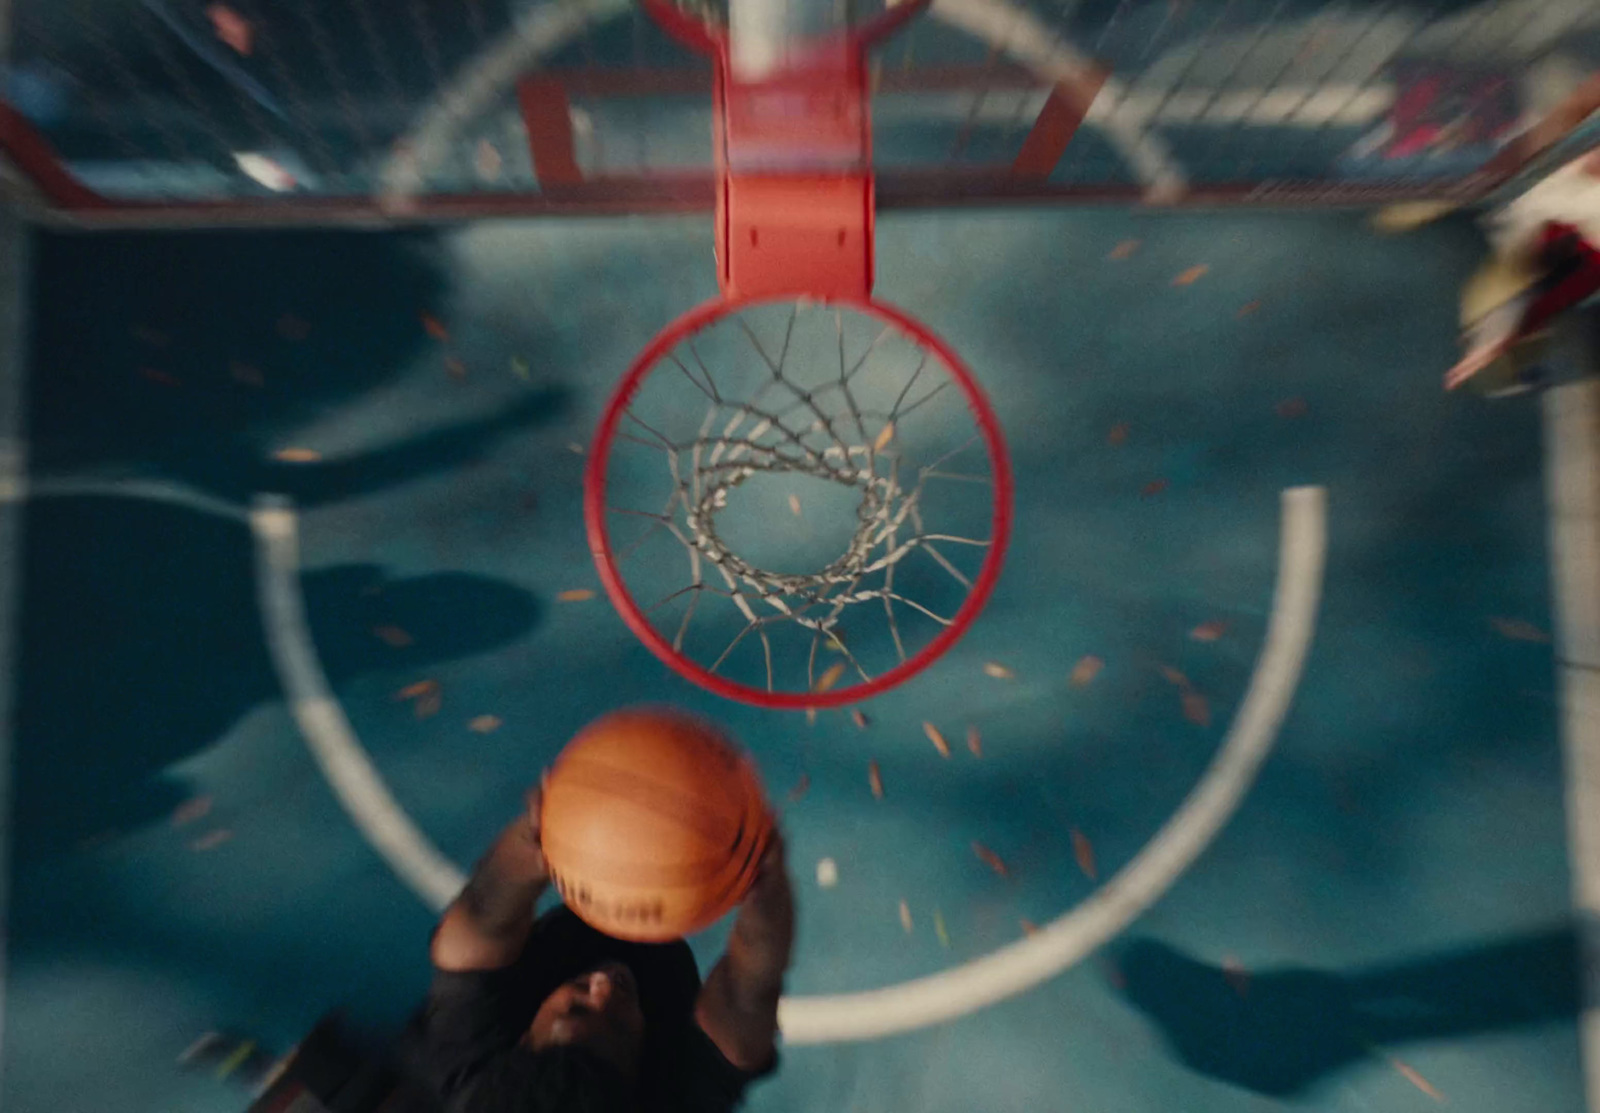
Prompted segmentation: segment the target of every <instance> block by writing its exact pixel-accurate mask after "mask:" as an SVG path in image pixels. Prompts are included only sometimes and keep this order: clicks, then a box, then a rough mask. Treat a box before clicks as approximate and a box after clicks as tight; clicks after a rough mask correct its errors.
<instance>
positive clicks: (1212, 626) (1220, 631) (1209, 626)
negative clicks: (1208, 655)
mask: <svg viewBox="0 0 1600 1113" xmlns="http://www.w3.org/2000/svg"><path fill="white" fill-rule="evenodd" d="M1227 632H1228V624H1227V623H1226V622H1223V621H1221V620H1220V619H1219V620H1217V621H1214V622H1202V623H1201V624H1200V625H1198V626H1196V627H1195V628H1194V629H1193V630H1190V631H1189V638H1190V640H1192V641H1197V642H1214V641H1216V640H1217V639H1218V638H1220V637H1222V635H1224V634H1226V633H1227Z"/></svg>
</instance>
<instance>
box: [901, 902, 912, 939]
mask: <svg viewBox="0 0 1600 1113" xmlns="http://www.w3.org/2000/svg"><path fill="white" fill-rule="evenodd" d="M900 926H901V927H902V928H904V929H905V932H906V934H907V935H910V934H911V928H912V924H911V906H910V905H909V904H907V903H906V902H905V901H904V900H902V901H901V902H900Z"/></svg>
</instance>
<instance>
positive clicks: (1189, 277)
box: [1172, 263, 1211, 286]
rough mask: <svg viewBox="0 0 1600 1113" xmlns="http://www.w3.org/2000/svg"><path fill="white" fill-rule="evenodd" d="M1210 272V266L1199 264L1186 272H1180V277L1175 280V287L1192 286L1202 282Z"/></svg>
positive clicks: (1173, 281) (1173, 282)
mask: <svg viewBox="0 0 1600 1113" xmlns="http://www.w3.org/2000/svg"><path fill="white" fill-rule="evenodd" d="M1210 270H1211V267H1210V266H1209V265H1208V264H1206V263H1197V264H1195V265H1194V266H1192V267H1190V268H1189V269H1188V270H1186V271H1180V272H1179V273H1178V275H1177V276H1176V277H1174V278H1173V280H1172V284H1173V285H1174V286H1191V285H1193V284H1194V283H1196V282H1198V281H1200V279H1202V278H1204V277H1205V276H1206V274H1207V272H1209V271H1210Z"/></svg>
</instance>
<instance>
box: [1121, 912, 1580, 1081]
mask: <svg viewBox="0 0 1600 1113" xmlns="http://www.w3.org/2000/svg"><path fill="white" fill-rule="evenodd" d="M1112 968H1113V969H1114V970H1115V971H1116V976H1117V981H1118V983H1119V986H1118V988H1119V990H1120V992H1121V993H1122V995H1123V996H1124V997H1125V998H1126V999H1127V1000H1128V1001H1129V1003H1130V1004H1132V1005H1133V1006H1134V1007H1135V1008H1137V1009H1138V1010H1139V1011H1140V1012H1142V1013H1144V1014H1145V1015H1146V1016H1147V1017H1148V1018H1149V1019H1150V1020H1151V1021H1152V1022H1153V1023H1154V1024H1155V1025H1156V1026H1157V1028H1158V1029H1159V1030H1160V1032H1161V1035H1162V1037H1163V1039H1164V1041H1165V1043H1166V1044H1167V1046H1168V1048H1169V1049H1170V1050H1171V1051H1172V1053H1173V1054H1174V1055H1175V1056H1176V1057H1177V1058H1178V1059H1179V1060H1181V1061H1182V1062H1183V1063H1184V1064H1185V1065H1186V1066H1188V1067H1189V1068H1190V1069H1192V1070H1195V1071H1198V1072H1199V1073H1201V1074H1204V1075H1208V1076H1210V1077H1212V1078H1215V1079H1218V1080H1220V1081H1223V1082H1230V1083H1232V1084H1233V1085H1235V1086H1240V1087H1243V1088H1244V1089H1247V1090H1252V1091H1254V1092H1256V1093H1258V1094H1266V1095H1270V1096H1272V1097H1280V1098H1288V1097H1293V1096H1296V1095H1300V1094H1303V1093H1304V1092H1306V1091H1308V1090H1310V1089H1311V1088H1312V1087H1313V1086H1314V1085H1316V1084H1317V1083H1319V1082H1321V1081H1322V1080H1324V1079H1326V1078H1327V1077H1328V1076H1329V1075H1331V1074H1333V1073H1334V1072H1336V1071H1339V1070H1342V1069H1344V1068H1346V1067H1349V1066H1351V1065H1353V1064H1355V1063H1357V1062H1359V1061H1361V1060H1363V1059H1368V1058H1370V1057H1371V1056H1374V1055H1378V1054H1382V1053H1385V1052H1386V1050H1387V1049H1389V1048H1391V1047H1393V1046H1396V1045H1400V1044H1405V1043H1410V1042H1413V1041H1418V1040H1428V1039H1444V1038H1450V1037H1457V1036H1467V1035H1473V1034H1476V1033H1480V1032H1495V1031H1501V1030H1504V1029H1510V1028H1518V1027H1523V1026H1526V1025H1533V1024H1539V1023H1544V1022H1549V1021H1557V1020H1564V1019H1569V1018H1571V1017H1573V1016H1575V1015H1577V1012H1578V1010H1579V1007H1580V1002H1581V990H1580V983H1579V974H1580V970H1581V966H1580V962H1579V928H1577V927H1576V926H1568V925H1561V926H1557V927H1552V928H1550V929H1548V930H1545V931H1541V932H1537V933H1534V934H1529V935H1522V936H1517V937H1514V938H1510V939H1505V940H1501V941H1498V942H1492V943H1487V944H1484V945H1481V946H1477V947H1471V948H1463V949H1461V950H1456V951H1449V952H1445V953H1441V954H1435V955H1428V956H1424V957H1420V958H1416V959H1411V960H1407V961H1403V962H1398V963H1391V964H1386V965H1383V966H1377V967H1372V968H1368V969H1359V970H1350V971H1343V972H1340V971H1332V970H1318V969H1314V968H1311V967H1284V968H1278V969H1269V970H1264V971H1260V972H1252V973H1246V972H1244V971H1242V970H1238V971H1235V970H1225V969H1222V968H1219V967H1214V966H1208V965H1206V964H1205V963H1203V962H1200V961H1198V960H1197V959H1194V958H1191V957H1190V956H1188V955H1186V954H1184V953H1183V952H1181V951H1178V950H1175V949H1173V948H1172V947H1169V946H1167V945H1166V944H1164V943H1160V942H1157V941H1155V940H1151V939H1134V940H1132V941H1130V942H1128V943H1126V944H1124V945H1123V946H1121V947H1120V948H1118V949H1117V950H1116V951H1115V952H1113V967H1112Z"/></svg>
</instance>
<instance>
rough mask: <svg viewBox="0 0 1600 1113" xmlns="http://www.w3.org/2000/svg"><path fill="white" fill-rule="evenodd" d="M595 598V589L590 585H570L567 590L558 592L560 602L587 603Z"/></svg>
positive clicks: (557, 596)
mask: <svg viewBox="0 0 1600 1113" xmlns="http://www.w3.org/2000/svg"><path fill="white" fill-rule="evenodd" d="M593 598H594V589H593V588H590V587H569V588H567V590H565V591H558V592H556V602H558V603H587V602H588V601H589V600H591V599H593Z"/></svg>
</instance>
